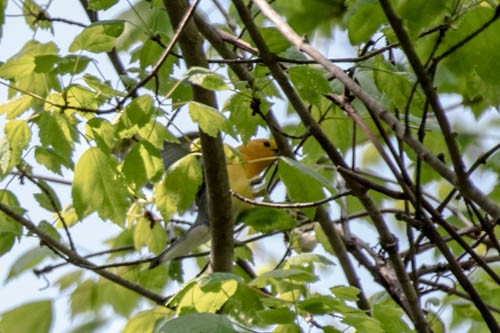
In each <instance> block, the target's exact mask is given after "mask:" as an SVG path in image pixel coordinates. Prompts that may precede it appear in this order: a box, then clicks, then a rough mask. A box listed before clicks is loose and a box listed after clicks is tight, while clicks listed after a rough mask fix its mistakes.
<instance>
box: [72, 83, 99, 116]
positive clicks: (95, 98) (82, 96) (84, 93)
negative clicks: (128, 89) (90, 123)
mask: <svg viewBox="0 0 500 333" xmlns="http://www.w3.org/2000/svg"><path fill="white" fill-rule="evenodd" d="M63 96H64V100H65V105H67V106H68V107H74V108H86V109H91V110H93V109H97V108H98V107H99V105H100V104H101V103H102V102H103V100H104V98H102V97H101V96H100V95H99V94H96V93H94V92H93V91H92V90H90V89H89V88H87V87H84V86H82V85H78V84H72V85H70V86H68V87H67V88H66V89H65V91H64V93H63Z"/></svg>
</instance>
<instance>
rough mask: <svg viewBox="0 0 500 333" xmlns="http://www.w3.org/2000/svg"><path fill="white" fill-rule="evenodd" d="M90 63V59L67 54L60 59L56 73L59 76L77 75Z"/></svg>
mask: <svg viewBox="0 0 500 333" xmlns="http://www.w3.org/2000/svg"><path fill="white" fill-rule="evenodd" d="M91 61H92V58H89V57H86V56H83V55H81V54H80V55H74V54H68V55H67V56H64V57H60V58H59V60H58V62H57V65H56V69H55V70H56V72H57V73H60V74H66V73H67V74H73V75H75V74H79V73H81V72H83V71H84V70H85V69H86V68H87V65H88V64H89V63H90V62H91Z"/></svg>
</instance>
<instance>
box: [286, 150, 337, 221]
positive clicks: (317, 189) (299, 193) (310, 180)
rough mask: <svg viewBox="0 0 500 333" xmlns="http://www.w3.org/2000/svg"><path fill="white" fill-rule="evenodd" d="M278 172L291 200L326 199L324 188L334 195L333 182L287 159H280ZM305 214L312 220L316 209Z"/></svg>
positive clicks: (308, 210) (309, 200)
mask: <svg viewBox="0 0 500 333" xmlns="http://www.w3.org/2000/svg"><path fill="white" fill-rule="evenodd" d="M278 172H279V175H280V178H281V180H283V182H284V183H285V185H286V189H287V193H288V195H289V196H290V199H292V200H293V201H295V202H313V201H317V200H321V199H323V198H324V197H325V195H324V193H323V189H322V188H323V187H324V188H327V189H328V190H329V191H330V192H331V193H334V189H333V188H332V187H333V182H332V181H329V180H327V179H326V178H325V177H323V176H321V175H320V174H319V173H317V172H316V171H314V170H312V169H311V168H309V167H307V166H305V165H303V164H301V163H299V162H297V161H294V160H292V159H289V158H287V157H283V156H281V157H280V164H279V167H278ZM304 212H305V213H306V214H308V216H309V217H311V218H312V216H313V215H314V209H311V208H306V209H304Z"/></svg>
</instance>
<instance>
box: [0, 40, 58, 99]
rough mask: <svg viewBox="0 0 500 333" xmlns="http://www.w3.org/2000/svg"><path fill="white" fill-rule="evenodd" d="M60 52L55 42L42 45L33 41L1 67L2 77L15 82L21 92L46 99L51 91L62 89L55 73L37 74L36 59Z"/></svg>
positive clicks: (0, 74) (0, 75)
mask: <svg viewBox="0 0 500 333" xmlns="http://www.w3.org/2000/svg"><path fill="white" fill-rule="evenodd" d="M58 51H59V50H58V48H57V46H56V44H55V43H53V42H50V43H46V44H40V43H39V42H36V41H32V40H31V41H29V42H27V43H26V44H25V45H24V46H23V48H22V49H21V51H19V52H18V53H17V54H16V55H15V56H14V57H12V58H10V59H9V60H7V62H5V63H4V64H3V65H2V66H1V67H0V77H3V78H5V79H8V80H12V81H14V82H15V87H16V88H17V89H19V90H21V91H29V92H30V93H32V94H36V95H39V96H41V97H45V96H47V94H48V93H49V91H50V90H51V89H55V90H60V89H61V87H60V84H59V81H58V80H57V77H56V75H55V74H54V73H36V72H35V67H36V64H35V59H36V57H37V56H41V55H47V54H57V53H58Z"/></svg>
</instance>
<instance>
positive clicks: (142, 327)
mask: <svg viewBox="0 0 500 333" xmlns="http://www.w3.org/2000/svg"><path fill="white" fill-rule="evenodd" d="M164 316H165V314H162V313H160V311H159V310H151V311H144V312H139V313H138V314H136V315H135V316H133V317H132V319H130V320H129V321H128V322H127V324H126V325H125V328H124V329H123V331H122V333H137V332H141V333H153V332H154V328H155V325H156V321H157V320H159V319H161V318H163V317H164Z"/></svg>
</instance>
